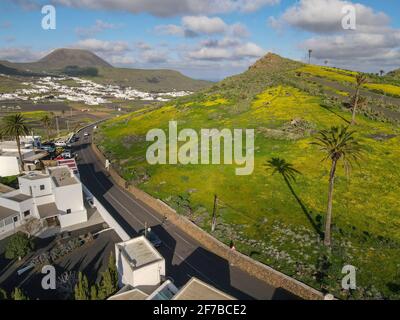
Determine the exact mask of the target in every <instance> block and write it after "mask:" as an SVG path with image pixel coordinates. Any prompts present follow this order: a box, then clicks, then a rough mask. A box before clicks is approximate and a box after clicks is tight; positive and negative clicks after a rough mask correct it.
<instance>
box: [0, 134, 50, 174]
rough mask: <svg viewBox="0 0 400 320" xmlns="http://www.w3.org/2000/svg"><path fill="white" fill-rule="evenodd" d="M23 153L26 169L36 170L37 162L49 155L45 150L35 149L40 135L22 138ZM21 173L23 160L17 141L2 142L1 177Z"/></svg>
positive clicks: (0, 154)
mask: <svg viewBox="0 0 400 320" xmlns="http://www.w3.org/2000/svg"><path fill="white" fill-rule="evenodd" d="M21 139H22V140H21V155H22V158H23V160H24V164H25V169H26V170H28V171H29V170H32V169H33V170H34V169H35V167H36V166H35V164H36V163H37V162H38V161H39V160H41V159H43V158H44V157H46V156H47V155H48V153H47V152H45V151H43V150H38V149H35V147H36V146H37V143H39V142H37V141H38V139H39V138H38V137H31V138H30V139H29V137H22V138H21ZM20 173H21V160H20V158H19V152H18V147H17V143H16V142H15V141H3V142H0V177H9V176H16V175H19V174H20Z"/></svg>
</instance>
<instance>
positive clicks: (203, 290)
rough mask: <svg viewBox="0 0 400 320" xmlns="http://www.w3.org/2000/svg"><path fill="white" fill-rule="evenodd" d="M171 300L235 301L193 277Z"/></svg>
mask: <svg viewBox="0 0 400 320" xmlns="http://www.w3.org/2000/svg"><path fill="white" fill-rule="evenodd" d="M171 300H200V301H201V300H236V299H235V298H233V297H231V296H230V295H228V294H226V293H224V292H222V291H221V290H218V289H216V288H214V287H213V286H211V285H209V284H208V283H205V282H203V281H201V280H199V279H197V278H195V277H193V278H192V279H190V280H189V281H188V283H186V284H185V285H184V286H183V287H182V288H181V289H180V290H179V291H178V292H177V293H176V294H175V295H174V296H173V298H172V299H171Z"/></svg>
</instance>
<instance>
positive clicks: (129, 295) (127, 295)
mask: <svg viewBox="0 0 400 320" xmlns="http://www.w3.org/2000/svg"><path fill="white" fill-rule="evenodd" d="M147 297H148V295H147V294H146V293H144V292H143V291H141V290H139V289H133V290H130V291H127V292H123V293H119V294H118V293H117V294H116V295H113V296H112V297H110V298H109V299H108V300H146V298H147Z"/></svg>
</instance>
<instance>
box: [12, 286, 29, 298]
mask: <svg viewBox="0 0 400 320" xmlns="http://www.w3.org/2000/svg"><path fill="white" fill-rule="evenodd" d="M11 297H12V298H13V299H14V300H29V298H28V297H27V296H26V294H25V293H24V292H23V291H22V289H20V288H18V287H16V288H15V289H14V291H13V292H12V294H11Z"/></svg>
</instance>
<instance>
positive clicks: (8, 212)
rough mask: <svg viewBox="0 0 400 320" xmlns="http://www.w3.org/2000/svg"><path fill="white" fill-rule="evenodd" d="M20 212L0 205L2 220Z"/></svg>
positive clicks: (0, 218)
mask: <svg viewBox="0 0 400 320" xmlns="http://www.w3.org/2000/svg"><path fill="white" fill-rule="evenodd" d="M17 214H19V212H17V211H14V210H11V209H8V208H5V207H2V206H0V220H3V219H6V218H8V217H12V216H14V215H17Z"/></svg>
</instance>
